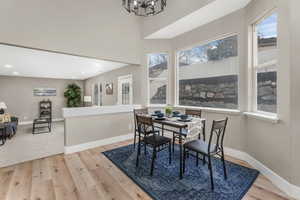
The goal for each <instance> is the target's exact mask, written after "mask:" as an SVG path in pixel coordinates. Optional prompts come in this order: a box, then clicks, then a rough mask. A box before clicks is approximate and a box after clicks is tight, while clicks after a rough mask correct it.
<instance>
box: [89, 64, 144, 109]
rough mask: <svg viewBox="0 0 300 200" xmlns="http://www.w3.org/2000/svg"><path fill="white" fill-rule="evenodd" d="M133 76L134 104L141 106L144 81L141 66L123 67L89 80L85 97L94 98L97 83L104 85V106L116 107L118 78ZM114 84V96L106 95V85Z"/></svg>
mask: <svg viewBox="0 0 300 200" xmlns="http://www.w3.org/2000/svg"><path fill="white" fill-rule="evenodd" d="M129 74H131V75H132V79H133V80H132V86H133V104H141V103H142V101H143V100H142V98H143V96H141V90H142V87H141V86H142V85H143V84H144V80H143V78H142V76H141V75H142V68H141V67H140V66H139V65H130V66H127V67H122V68H119V69H116V70H113V71H110V72H106V73H103V74H100V75H98V76H95V77H92V78H89V79H87V80H86V81H85V95H88V96H92V93H93V86H94V84H96V83H102V89H103V96H102V100H103V106H108V105H116V104H117V103H118V77H120V76H126V75H129ZM110 82H112V83H113V95H106V94H105V84H106V83H110Z"/></svg>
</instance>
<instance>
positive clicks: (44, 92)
mask: <svg viewBox="0 0 300 200" xmlns="http://www.w3.org/2000/svg"><path fill="white" fill-rule="evenodd" d="M33 95H34V96H56V89H55V88H34V89H33Z"/></svg>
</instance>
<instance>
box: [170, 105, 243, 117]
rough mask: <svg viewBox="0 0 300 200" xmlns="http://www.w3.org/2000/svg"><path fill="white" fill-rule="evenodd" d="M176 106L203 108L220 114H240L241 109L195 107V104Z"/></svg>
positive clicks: (205, 110)
mask: <svg viewBox="0 0 300 200" xmlns="http://www.w3.org/2000/svg"><path fill="white" fill-rule="evenodd" d="M174 107H175V108H190V109H196V110H202V111H204V112H210V113H218V114H220V113H221V114H231V115H240V114H241V111H240V110H235V109H224V108H208V107H194V106H174Z"/></svg>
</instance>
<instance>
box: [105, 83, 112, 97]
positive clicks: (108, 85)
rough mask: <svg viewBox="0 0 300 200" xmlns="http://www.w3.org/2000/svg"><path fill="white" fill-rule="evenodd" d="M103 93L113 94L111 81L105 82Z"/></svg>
mask: <svg viewBox="0 0 300 200" xmlns="http://www.w3.org/2000/svg"><path fill="white" fill-rule="evenodd" d="M105 94H106V95H113V94H114V88H113V83H106V84H105Z"/></svg>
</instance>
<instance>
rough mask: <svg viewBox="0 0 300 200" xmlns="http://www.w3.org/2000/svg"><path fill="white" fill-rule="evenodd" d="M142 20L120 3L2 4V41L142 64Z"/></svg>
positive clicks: (32, 0)
mask: <svg viewBox="0 0 300 200" xmlns="http://www.w3.org/2000/svg"><path fill="white" fill-rule="evenodd" d="M139 20H140V18H138V17H135V16H134V15H131V14H128V13H127V12H126V11H125V9H124V8H123V7H122V2H121V1H120V0H109V1H108V0H89V1H79V0H75V1H74V0H63V1H61V0H51V1H49V0H39V1H36V0H26V1H19V0H2V1H1V6H0V24H1V38H0V42H2V43H10V44H17V45H23V46H27V47H33V48H40V49H45V50H54V51H59V52H66V53H71V54H78V55H82V56H89V57H95V58H100V59H108V60H114V61H120V62H125V63H133V64H138V63H139V62H140V48H141V46H140V45H141V39H140V25H139Z"/></svg>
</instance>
